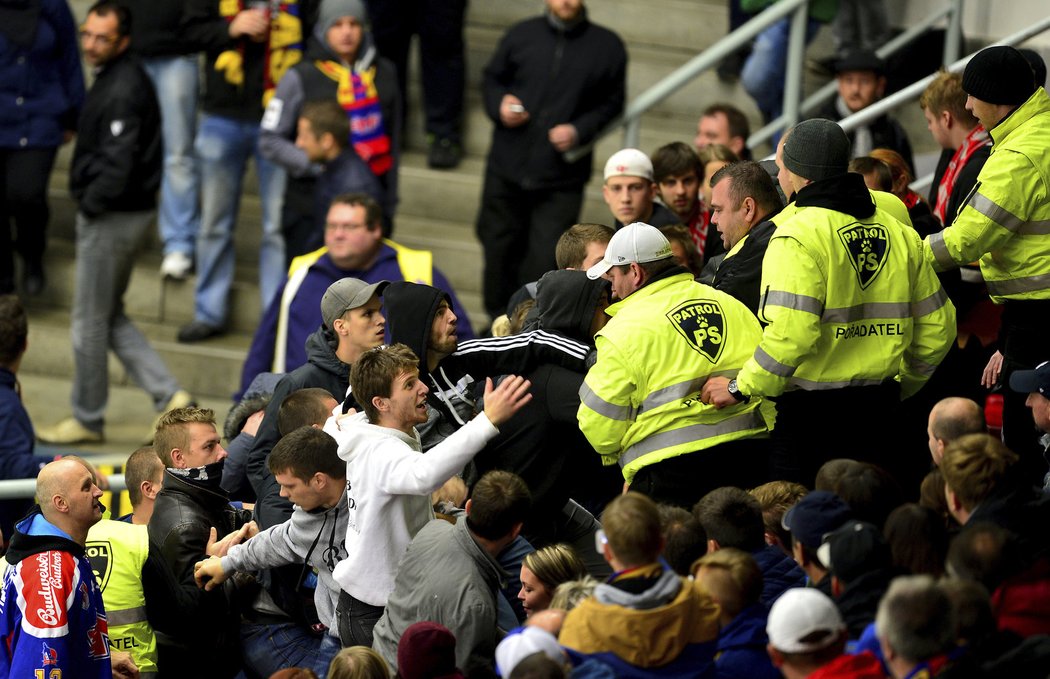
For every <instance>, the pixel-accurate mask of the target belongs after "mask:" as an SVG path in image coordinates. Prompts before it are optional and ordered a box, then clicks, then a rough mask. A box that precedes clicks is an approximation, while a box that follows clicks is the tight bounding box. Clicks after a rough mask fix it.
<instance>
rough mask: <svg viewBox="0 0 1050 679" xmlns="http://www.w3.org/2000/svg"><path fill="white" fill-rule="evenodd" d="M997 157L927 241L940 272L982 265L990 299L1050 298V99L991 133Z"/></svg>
mask: <svg viewBox="0 0 1050 679" xmlns="http://www.w3.org/2000/svg"><path fill="white" fill-rule="evenodd" d="M989 134H991V136H992V154H991V155H990V156H989V157H988V161H987V162H986V163H985V164H984V168H983V169H982V170H981V173H980V174H979V175H978V176H977V184H976V186H975V187H974V191H973V193H972V194H971V195H970V198H969V200H967V202H966V205H964V206H963V208H962V210H960V211H959V215H958V216H957V217H956V218H955V221H954V222H952V224H951V226H949V227H948V228H946V229H944V230H943V231H941V232H939V233H935V234H932V235H930V236H927V238H926V245H925V253H926V257H927V259H929V260H930V262H931V263H932V264H933V266H934V268H935V269H937V270H938V271H944V270H946V269H954V268H956V267H959V266H962V265H963V264H968V263H970V262H973V261H975V260H980V263H981V273H982V274H983V275H984V281H985V285H987V286H988V294H989V295H991V297H992V301H993V302H996V303H999V304H1002V302H1003V301H1004V300H1007V299H1015V300H1022V299H1050V96H1047V93H1046V90H1044V89H1043V88H1041V87H1040V88H1038V89H1036V91H1035V93H1034V94H1032V96H1031V97H1029V98H1028V101H1026V102H1025V103H1023V104H1021V106H1020V107H1019V108H1018V109H1016V110H1015V111H1014V112H1013V113H1011V114H1010V115H1008V116H1007V117H1006V118H1005V119H1004V120H1003V121H1002V122H1000V123H999V124H998V125H996V126H995V128H994V129H992V130H990V131H989Z"/></svg>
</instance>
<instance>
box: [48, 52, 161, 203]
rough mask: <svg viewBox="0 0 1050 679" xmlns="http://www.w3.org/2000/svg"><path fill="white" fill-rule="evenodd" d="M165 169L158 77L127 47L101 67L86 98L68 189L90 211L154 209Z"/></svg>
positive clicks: (79, 124)
mask: <svg viewBox="0 0 1050 679" xmlns="http://www.w3.org/2000/svg"><path fill="white" fill-rule="evenodd" d="M162 169H163V149H162V144H161V132H160V108H159V107H158V106H157V97H156V94H155V93H154V90H153V83H152V82H151V81H150V79H149V77H148V76H147V75H146V72H145V71H143V70H142V67H141V66H140V65H139V63H138V60H137V59H136V58H135V57H134V56H131V55H129V54H128V53H126V52H125V53H124V54H122V55H120V56H118V57H117V58H116V59H114V60H113V61H111V62H109V63H107V64H105V65H104V66H103V67H102V68H101V70H100V71H99V73H98V76H97V78H96V79H95V84H94V86H93V87H92V88H91V90H90V91H89V92H88V95H87V99H86V100H85V101H84V109H83V110H82V111H81V112H80V120H79V122H78V124H77V145H76V148H75V149H74V150H73V163H72V166H71V168H70V170H69V189H70V191H71V192H72V194H73V197H74V198H75V199H76V201H77V205H78V206H79V208H80V211H81V212H83V213H84V214H85V215H87V216H88V217H98V216H99V215H103V214H105V213H107V212H137V211H140V210H152V209H153V208H154V207H156V205H157V198H156V193H157V189H158V188H159V187H160V177H161V172H162Z"/></svg>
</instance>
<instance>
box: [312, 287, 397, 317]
mask: <svg viewBox="0 0 1050 679" xmlns="http://www.w3.org/2000/svg"><path fill="white" fill-rule="evenodd" d="M389 284H390V282H389V281H379V282H378V283H371V284H369V283H365V282H364V281H363V280H360V279H358V278H341V279H339V280H337V281H336V282H335V283H332V284H331V285H329V286H328V289H327V290H325V293H324V297H322V298H321V319H322V320H323V321H324V324H325V327H326V328H331V327H332V324H333V323H335V321H336V319H337V318H340V317H341V316H342V315H343V314H345V313H346V312H347V311H349V310H350V309H356V308H357V307H359V306H362V305H364V304H367V303H368V300H370V299H372V295H381V294H383V290H384V289H385V288H386V286H387V285H389Z"/></svg>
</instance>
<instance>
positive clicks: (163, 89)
mask: <svg viewBox="0 0 1050 679" xmlns="http://www.w3.org/2000/svg"><path fill="white" fill-rule="evenodd" d="M198 61H199V60H198V58H197V56H196V55H193V56H176V57H154V58H152V59H144V60H143V61H142V66H143V67H144V68H145V69H146V73H147V74H148V75H149V77H150V80H152V81H153V87H154V89H156V91H157V103H158V104H160V112H161V134H162V135H163V137H164V178H163V180H162V182H161V185H160V213H159V215H158V224H159V226H160V237H161V240H163V241H164V254H166V255H167V254H171V253H172V252H182V253H185V254H187V255H189V256H190V257H192V256H193V245H194V241H195V240H196V239H197V232H198V231H199V230H200V224H201V213H200V207H199V202H200V184H201V182H200V171H199V169H198V167H197V156H196V154H194V152H193V136H194V133H195V132H196V129H197V94H198V92H199V90H200V82H199V81H200V75H199V73H200V72H199V64H198Z"/></svg>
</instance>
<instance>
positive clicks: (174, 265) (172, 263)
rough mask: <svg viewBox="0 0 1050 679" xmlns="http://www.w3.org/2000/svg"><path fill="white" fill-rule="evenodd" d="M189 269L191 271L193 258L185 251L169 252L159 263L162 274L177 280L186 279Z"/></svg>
mask: <svg viewBox="0 0 1050 679" xmlns="http://www.w3.org/2000/svg"><path fill="white" fill-rule="evenodd" d="M190 271H193V259H192V258H191V257H190V256H189V255H187V254H186V253H185V252H169V253H168V254H166V255H164V261H163V262H161V265H160V273H161V275H162V276H164V277H165V278H174V279H175V280H177V281H182V280H186V277H187V276H189V275H190Z"/></svg>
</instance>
